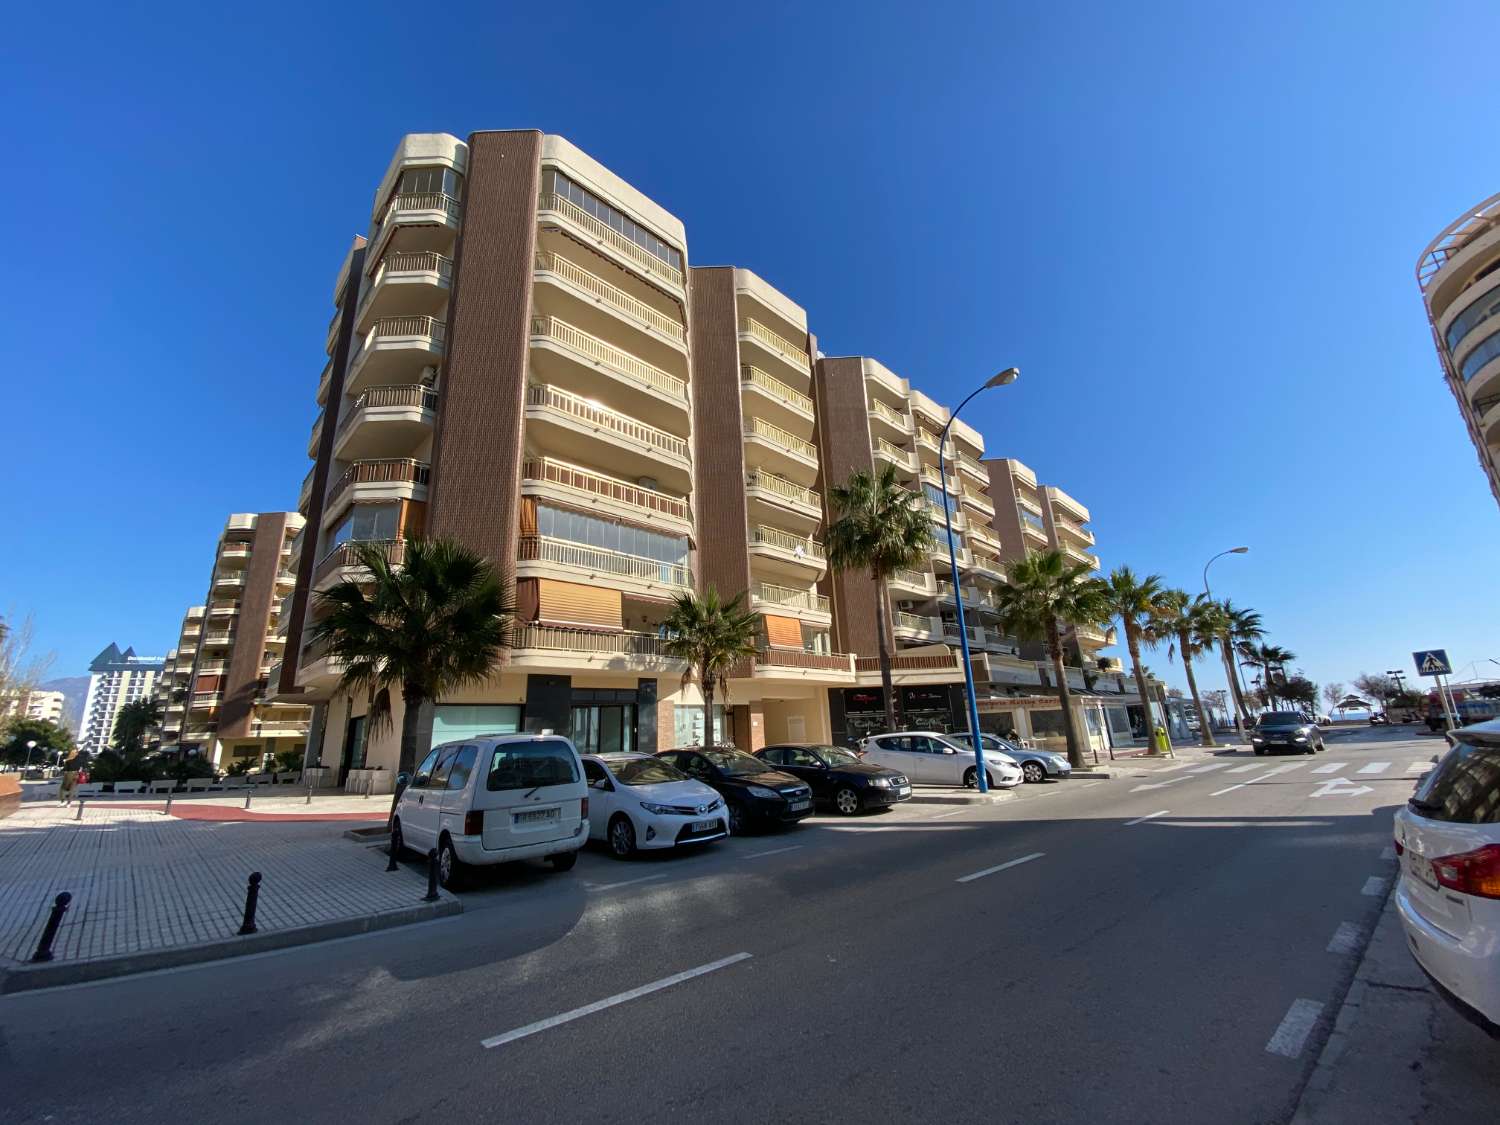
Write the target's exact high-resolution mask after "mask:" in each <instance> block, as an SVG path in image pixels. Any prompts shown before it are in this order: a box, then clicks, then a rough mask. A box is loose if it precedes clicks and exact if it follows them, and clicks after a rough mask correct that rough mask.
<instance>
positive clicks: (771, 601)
mask: <svg viewBox="0 0 1500 1125" xmlns="http://www.w3.org/2000/svg"><path fill="white" fill-rule="evenodd" d="M750 600H751V602H752V603H761V604H765V605H774V606H782V607H786V608H791V609H810V610H815V611H817V612H818V613H827V612H829V607H830V602H829V600H828V598H827V596H826V595H824V594H819V593H815V592H814V591H812V590H794V589H792V588H791V587H790V586H777V585H775V584H774V583H771V582H762V583H760V584H759V585H757V586H756V587H755V589H754V590H752V591H751V594H750Z"/></svg>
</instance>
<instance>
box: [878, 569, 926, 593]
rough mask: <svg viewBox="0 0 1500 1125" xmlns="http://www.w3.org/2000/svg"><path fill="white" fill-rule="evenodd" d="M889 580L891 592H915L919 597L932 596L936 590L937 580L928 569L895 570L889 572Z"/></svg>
mask: <svg viewBox="0 0 1500 1125" xmlns="http://www.w3.org/2000/svg"><path fill="white" fill-rule="evenodd" d="M887 581H888V582H889V585H890V588H891V593H893V594H916V595H918V596H919V597H925V598H930V597H934V596H935V595H936V594H937V592H938V587H937V580H936V579H935V578H933V576H932V571H930V570H896V571H892V572H891V576H890V578H889V579H888V580H887Z"/></svg>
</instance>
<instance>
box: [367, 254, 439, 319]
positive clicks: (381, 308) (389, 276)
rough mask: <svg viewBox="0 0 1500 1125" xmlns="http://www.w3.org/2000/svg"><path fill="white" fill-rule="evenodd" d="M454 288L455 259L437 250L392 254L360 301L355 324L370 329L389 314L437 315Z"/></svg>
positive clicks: (383, 262)
mask: <svg viewBox="0 0 1500 1125" xmlns="http://www.w3.org/2000/svg"><path fill="white" fill-rule="evenodd" d="M452 287H453V259H452V258H450V257H448V256H447V255H445V254H439V253H437V252H436V251H433V250H418V251H407V252H401V251H397V252H395V253H388V254H386V255H385V257H383V258H382V259H381V260H380V262H379V264H378V265H377V266H376V267H375V273H374V274H373V275H372V276H371V278H370V281H369V283H368V284H367V285H366V287H365V292H364V296H363V297H361V298H360V300H359V309H358V311H357V312H356V313H355V320H354V327H355V330H356V331H358V332H368V331H369V330H370V328H371V326H372V325H373V324H374V323H375V321H377V320H380V319H382V318H386V317H403V316H437V315H439V314H440V313H441V312H442V311H443V306H444V305H445V304H447V302H448V294H449V292H450V291H451V289H452Z"/></svg>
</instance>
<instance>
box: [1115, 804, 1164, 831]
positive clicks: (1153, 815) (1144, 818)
mask: <svg viewBox="0 0 1500 1125" xmlns="http://www.w3.org/2000/svg"><path fill="white" fill-rule="evenodd" d="M1169 811H1170V810H1169V809H1162V810H1161V811H1160V812H1154V813H1147V814H1146V815H1145V816H1138V817H1136V818H1135V819H1134V820H1127V821H1126V822H1125V827H1126V828H1129V827H1130V826H1131V825H1133V824H1144V823H1145V822H1146V821H1148V820H1155V819H1156V818H1157V817H1159V816H1166V815H1167V813H1168V812H1169Z"/></svg>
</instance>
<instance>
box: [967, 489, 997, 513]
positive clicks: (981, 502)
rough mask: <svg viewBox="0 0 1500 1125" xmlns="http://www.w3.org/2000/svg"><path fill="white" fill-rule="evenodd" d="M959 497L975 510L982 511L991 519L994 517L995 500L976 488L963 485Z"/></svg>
mask: <svg viewBox="0 0 1500 1125" xmlns="http://www.w3.org/2000/svg"><path fill="white" fill-rule="evenodd" d="M960 499H961V500H962V501H963V502H964V503H965V504H967V505H968V506H969V507H971V508H973V509H974V510H975V511H977V512H983V513H984V514H985V515H986V516H988V517H990V518H991V519H993V518H994V516H995V502H994V501H993V500H991V499H990V498H989V496H988V495H986V494H985V493H983V492H980V491H979V490H978V489H977V488H970V487H969V486H968V485H964V486H963V491H962V494H961V496H960Z"/></svg>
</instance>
